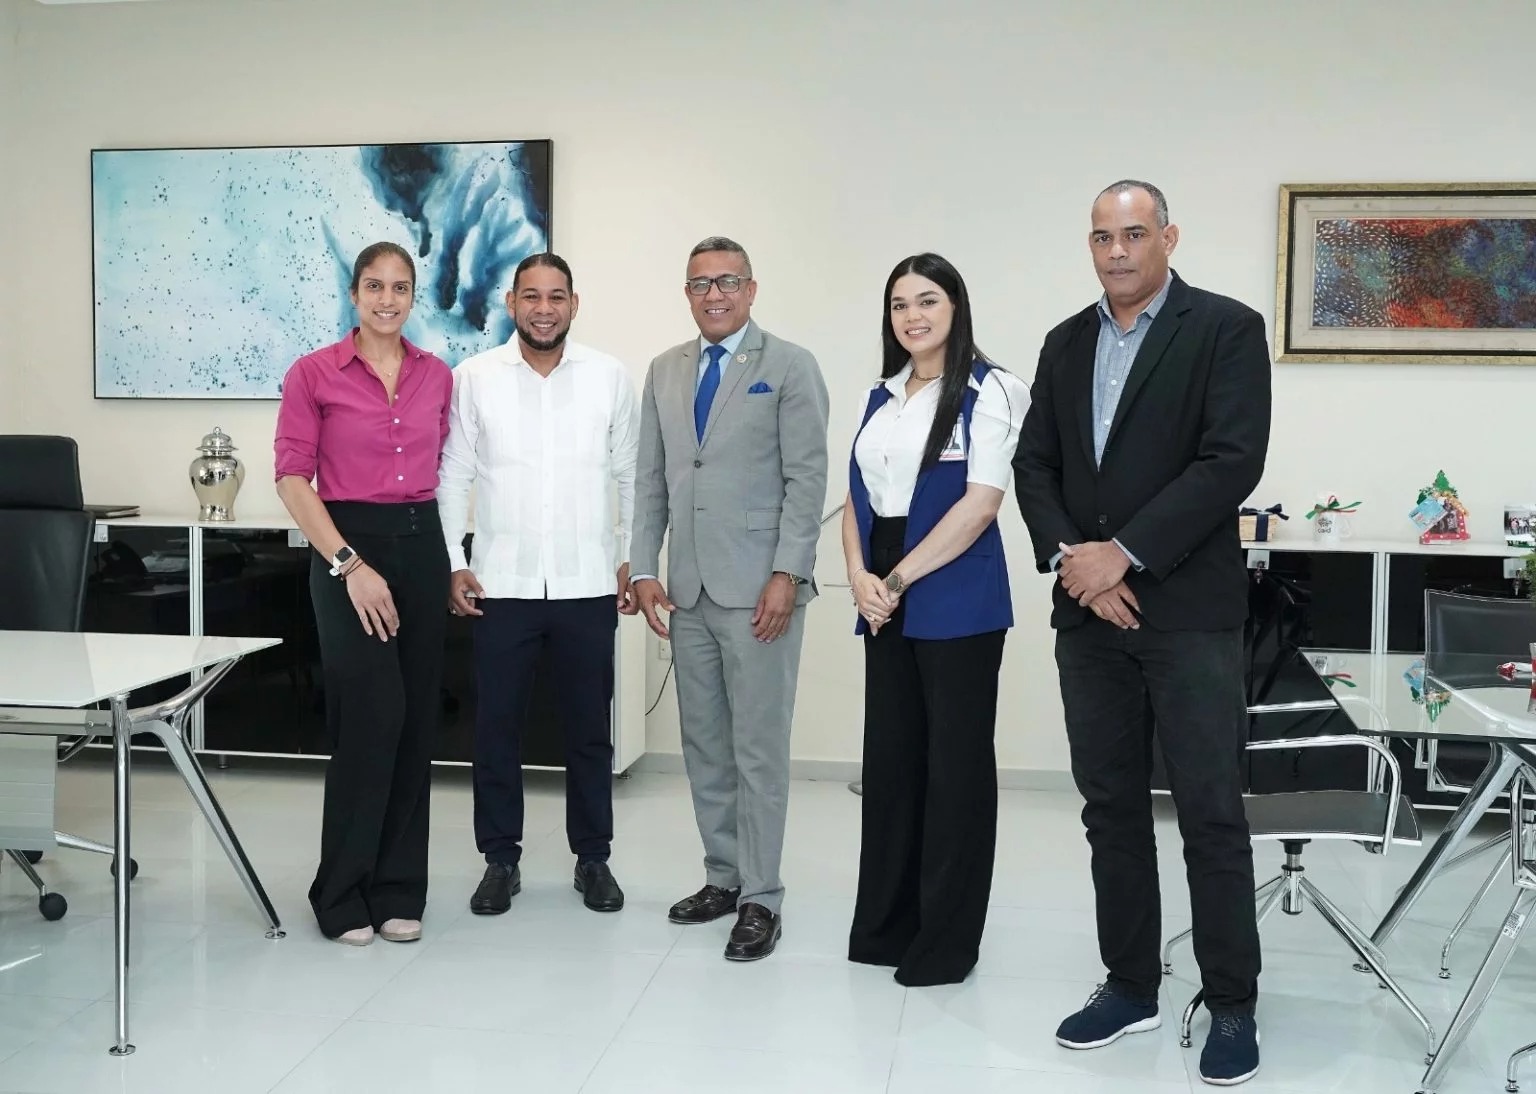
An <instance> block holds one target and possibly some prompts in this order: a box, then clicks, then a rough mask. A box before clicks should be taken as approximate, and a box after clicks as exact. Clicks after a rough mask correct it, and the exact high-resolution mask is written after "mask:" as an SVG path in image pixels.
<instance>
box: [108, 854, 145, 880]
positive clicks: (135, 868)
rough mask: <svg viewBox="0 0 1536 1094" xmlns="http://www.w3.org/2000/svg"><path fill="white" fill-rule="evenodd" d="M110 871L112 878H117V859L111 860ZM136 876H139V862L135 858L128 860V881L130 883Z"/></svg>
mask: <svg viewBox="0 0 1536 1094" xmlns="http://www.w3.org/2000/svg"><path fill="white" fill-rule="evenodd" d="M111 869H112V876H113V877H116V876H117V859H113V860H112V867H111ZM138 876H139V860H138V859H136V858H130V859H129V860H128V880H129V881H132V880H133V879H134V878H136V877H138Z"/></svg>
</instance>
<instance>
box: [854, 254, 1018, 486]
mask: <svg viewBox="0 0 1536 1094" xmlns="http://www.w3.org/2000/svg"><path fill="white" fill-rule="evenodd" d="M907 274H917V275H918V276H919V277H926V278H927V279H928V280H929V281H932V282H933V283H934V284H935V285H937V286H938V287H939V288H940V289H942V290H943V291H944V295H945V296H947V297H949V302H950V303H951V304H953V305H954V306H955V318H954V320H953V322H952V323H951V324H950V327H949V340H948V341H947V342H945V343H944V378H943V379H941V380H940V381H939V407H938V410H937V411H936V412H935V413H934V415H933V429H932V430H930V431H929V433H928V443H927V444H926V445H925V446H924V447H923V462H922V466H923V467H928V466H930V465H931V464H933V463H936V462H937V461H938V458H939V453H940V452H941V451H943V449H944V445H945V443H946V442H947V441H948V440H949V437H950V434H951V433H953V432H954V430H955V422H956V421H957V420H958V419H959V417H960V406H961V404H962V403H964V402H965V389H966V387H967V385H969V384H970V382H971V369H972V368H973V367H974V366H975V364H976V362H977V361H981V362H984V363H986V364H989V365H990V364H991V362H990V361H988V360H987V355H986V354H984V353H982V352H981V350H980V349H978V348H977V346H976V338H975V335H974V334H973V333H972V327H971V296H970V293H968V292H966V289H965V278H963V277H961V276H960V271H959V270H957V269H955V267H954V266H953V265H952V264H951V263H950V261H949V260H948V259H946V258H944V257H942V256H940V255H936V254H932V253H931V252H925V253H923V254H920V255H912V256H910V257H908V258H904V259H902V260H901V261H900V262H898V263H896V268H895V269H894V270H892V271H891V276H890V277H888V278H886V279H885V295H884V296H883V297H881V298H880V304H881V307H882V310H883V312H884V318H883V319H882V320H881V327H880V340H881V343H882V346H883V359H882V362H881V366H880V377H881V379H885V380H889V379H890V378H891V377H892V376H895V375H896V374H897V373H898V372H900V371H901V370H902V369H904V368H906V366H907V362H908V360H910V357H909V356H908V354H907V351H906V350H905V349H903V348H902V345H901V343H900V342H898V341H897V340H896V327H895V325H894V324H893V323H892V322H891V290H892V289H894V288H895V287H896V282H897V281H899V280H901V279H902V278H903V277H905V276H907Z"/></svg>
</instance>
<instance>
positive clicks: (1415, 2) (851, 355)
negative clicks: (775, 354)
mask: <svg viewBox="0 0 1536 1094" xmlns="http://www.w3.org/2000/svg"><path fill="white" fill-rule="evenodd" d="M3 2H4V3H8V4H9V5H10V14H11V15H12V17H14V18H16V19H18V20H19V23H20V27H21V49H20V52H19V55H18V56H17V59H16V65H17V67H18V70H19V71H18V75H19V77H20V79H21V80H22V81H23V82H24V83H25V85H26V87H27V89H28V95H27V98H26V99H25V100H24V101H23V103H22V104H21V108H20V116H19V118H18V123H19V129H20V133H19V141H20V148H21V150H22V151H23V152H24V157H25V158H24V161H23V162H24V163H25V165H26V166H25V170H23V171H20V172H16V173H15V175H14V180H15V181H14V186H15V188H16V189H15V190H14V191H13V192H12V196H11V199H10V201H9V202H7V203H6V204H5V206H4V207H6V208H15V209H17V210H19V211H20V213H21V220H20V224H19V235H20V238H19V240H18V241H17V245H16V249H14V250H11V249H8V251H7V253H8V254H9V255H11V256H12V259H11V261H9V262H7V263H5V265H7V266H10V267H12V268H13V269H14V268H17V267H20V268H21V269H23V270H24V271H25V276H24V277H21V278H20V279H19V280H18V282H17V283H16V285H15V287H14V288H13V289H12V290H11V291H10V292H8V293H6V294H5V297H6V299H7V302H8V303H9V302H11V301H13V300H14V307H13V308H11V309H9V314H10V316H11V321H10V322H9V323H8V324H7V327H6V330H7V335H8V342H9V345H8V347H7V349H6V351H5V352H4V353H0V361H5V362H7V366H8V365H9V362H10V361H11V360H13V359H14V358H13V356H12V355H13V354H15V353H16V352H17V351H18V350H20V351H21V352H20V353H19V360H20V361H21V362H22V365H21V367H22V369H23V376H22V380H23V382H22V384H21V385H20V387H21V390H22V400H23V410H24V419H25V424H26V425H27V427H28V428H31V429H36V430H60V431H67V432H70V433H73V434H74V435H76V436H78V437H79V438H80V439H81V444H82V448H83V450H84V460H85V473H86V478H87V487H88V491H89V493H90V494H91V495H92V496H93V497H95V498H99V499H110V500H114V501H116V500H123V499H127V500H133V501H137V502H139V503H141V504H142V505H144V506H145V507H146V508H153V509H160V510H164V509H177V510H184V509H188V508H190V506H191V504H192V498H191V495H190V492H189V490H188V488H187V486H186V481H185V478H184V469H185V466H186V463H187V461H188V460H189V459H190V458H191V456H192V455H193V453H192V446H193V445H194V444H195V443H196V441H197V439H198V438H199V437H200V436H201V435H202V434H203V433H204V432H206V431H207V430H208V429H209V428H211V427H212V426H213V425H214V424H219V425H222V426H223V427H224V428H225V429H226V430H228V431H229V432H230V433H231V434H232V435H233V436H234V438H235V440H236V443H237V444H239V445H240V446H241V451H242V454H243V456H244V457H245V458H246V459H247V460H248V461H249V464H250V477H249V479H248V482H247V486H246V488H245V492H244V494H243V495H242V497H241V501H240V508H241V510H242V513H243V515H256V514H268V513H277V512H279V507H278V504H277V501H276V498H275V496H274V495H273V493H272V490H271V487H270V485H269V481H268V480H269V479H270V469H271V455H270V444H269V441H270V435H271V425H272V419H273V414H274V407H273V406H272V405H270V404H263V403H250V404H239V405H231V404H213V403H191V404H187V403H179V404H169V403H152V402H144V403H124V402H95V401H93V400H92V398H91V304H90V300H91V283H90V213H89V198H90V187H89V178H88V156H87V153H88V150H89V149H90V148H92V147H96V146H135V145H139V146H155V145H184V144H207V145H220V144H279V143H306V142H359V141H370V140H417V139H422V140H429V139H490V138H508V137H545V136H547V137H551V138H553V139H554V142H555V221H554V240H555V246H556V249H558V250H559V251H560V252H561V253H563V254H564V255H566V256H567V257H568V258H569V259H570V260H571V261H572V263H573V264H574V266H575V269H576V274H577V281H578V289H579V290H580V292H581V295H582V302H583V308H582V317H581V320H580V322H579V328H578V329H579V336H580V337H581V338H582V339H583V340H585V341H589V342H592V343H594V344H596V345H599V346H602V347H604V348H606V349H609V350H611V351H613V352H616V353H619V354H620V355H622V356H624V357H625V358H626V359H627V360H629V361H631V362H632V363H633V365H634V367H635V375H636V380H637V382H638V380H639V378H640V376H641V375H642V372H643V368H644V365H645V362H646V361H647V360H648V359H649V357H650V356H651V355H652V354H654V353H655V352H657V351H658V350H659V349H661V348H663V347H664V346H667V345H669V344H671V343H673V342H675V341H679V340H681V339H682V338H683V337H686V336H687V335H688V333H689V332H690V327H689V321H688V314H687V310H686V307H685V304H684V301H683V300H682V298H681V294H680V292H679V288H678V282H679V281H680V279H681V273H682V266H683V259H684V256H685V254H686V251H687V248H688V247H689V246H690V245H691V244H692V243H693V242H694V241H696V240H697V239H698V238H700V237H702V236H704V235H707V234H711V233H714V232H724V233H727V234H730V235H733V236H735V237H737V238H739V239H741V240H742V241H743V242H744V243H746V244H747V245H748V247H749V248H750V249H751V251H752V254H753V259H754V262H755V264H756V266H757V273H758V276H759V279H760V281H761V283H762V288H761V291H760V293H759V297H758V300H759V306H758V316H759V318H760V319H761V320H762V321H763V322H764V324H765V325H766V326H768V327H769V328H770V329H773V330H774V331H775V332H777V333H779V334H781V335H783V336H786V337H788V338H791V339H793V340H795V341H799V342H801V343H803V344H805V345H807V346H809V347H811V348H812V349H813V350H814V351H815V352H816V353H817V354H818V356H819V357H820V359H821V362H822V366H823V368H824V369H825V371H826V373H827V378H828V383H829V386H830V387H831V389H832V393H833V399H834V408H835V411H834V419H833V429H832V449H833V452H834V454H835V455H834V465H833V474H832V479H833V484H834V485H833V489H832V491H831V495H832V496H831V497H830V498H829V504H830V503H831V502H835V501H836V500H837V499H838V498H839V497H840V496H841V493H842V488H843V484H844V481H845V477H844V471H843V467H844V464H843V460H844V458H845V453H846V451H847V444H848V441H849V439H850V437H851V434H852V427H853V422H852V420H851V416H852V414H853V413H854V408H855V400H856V397H857V393H858V392H859V390H860V389H861V388H862V387H863V385H864V384H865V383H866V382H867V381H868V379H869V378H870V377H871V375H872V374H873V371H874V370H875V368H876V365H877V357H876V353H877V341H878V326H877V323H878V311H877V309H878V308H879V306H880V300H879V292H880V287H881V285H882V283H883V280H884V276H885V274H886V272H887V270H888V269H889V268H890V266H891V265H892V264H893V263H894V262H895V261H896V260H897V259H899V258H900V257H902V256H903V255H905V254H908V253H910V252H912V251H915V250H921V249H928V248H932V249H935V250H938V251H941V252H943V253H944V254H946V255H948V256H949V257H950V258H951V259H953V260H954V261H955V262H956V263H957V264H958V265H959V267H960V268H961V270H962V271H963V272H964V273H965V274H966V277H967V279H968V281H969V282H970V286H971V290H972V294H973V297H974V299H975V303H976V309H977V316H978V332H979V337H980V338H981V340H982V344H983V345H984V347H985V348H986V349H987V350H988V351H989V353H991V354H992V355H993V356H994V357H996V359H997V360H999V361H1000V362H1002V363H1004V364H1006V365H1008V366H1010V367H1012V368H1014V369H1016V370H1017V371H1020V372H1022V373H1024V374H1026V375H1029V374H1032V372H1033V368H1034V360H1035V355H1036V353H1037V351H1038V347H1039V343H1040V338H1041V336H1042V334H1043V333H1044V332H1045V330H1046V329H1047V328H1048V327H1049V326H1050V325H1052V324H1054V323H1055V322H1057V321H1058V320H1059V319H1061V318H1063V317H1065V316H1066V315H1067V314H1069V313H1070V312H1072V311H1074V310H1076V309H1077V308H1079V307H1081V306H1083V305H1084V304H1086V303H1087V302H1088V301H1090V300H1091V299H1092V298H1093V297H1094V296H1095V295H1096V293H1097V285H1096V283H1095V282H1094V280H1093V275H1092V271H1091V267H1090V264H1089V259H1088V254H1087V249H1086V247H1085V245H1084V234H1085V231H1086V226H1087V222H1086V217H1087V209H1088V205H1089V202H1090V200H1091V198H1092V197H1093V195H1094V193H1095V192H1096V191H1097V190H1098V188H1099V187H1101V186H1102V185H1103V184H1104V183H1106V182H1108V181H1110V180H1112V179H1114V178H1117V177H1120V176H1122V175H1127V174H1129V175H1135V176H1141V177H1146V178H1150V179H1153V180H1155V181H1157V182H1158V183H1159V184H1160V185H1161V186H1162V187H1163V188H1164V189H1165V190H1166V191H1167V193H1168V195H1169V198H1170V201H1171V203H1172V207H1173V214H1174V219H1175V220H1176V221H1177V222H1178V223H1179V224H1180V225H1181V227H1182V229H1183V233H1184V236H1183V244H1182V246H1181V248H1180V251H1179V254H1178V256H1177V262H1176V265H1177V267H1178V269H1179V270H1180V272H1181V273H1182V274H1184V276H1185V277H1186V278H1188V279H1189V280H1191V281H1193V282H1194V283H1196V284H1199V285H1203V286H1206V287H1209V288H1213V289H1217V290H1219V291H1222V292H1226V293H1228V294H1230V295H1232V296H1235V297H1238V298H1239V299H1242V300H1244V301H1246V302H1248V303H1250V304H1252V305H1253V306H1254V307H1256V308H1258V309H1259V310H1260V311H1261V312H1262V313H1263V314H1265V315H1266V316H1270V317H1272V316H1273V311H1274V308H1273V303H1274V267H1275V261H1274V253H1275V249H1274V243H1275V220H1276V205H1277V187H1278V186H1279V185H1280V184H1281V183H1282V182H1321V181H1369V180H1378V181H1405V180H1434V181H1440V180H1446V181H1449V180H1513V179H1518V178H1521V177H1529V176H1531V175H1532V174H1533V173H1536V172H1533V161H1532V159H1531V148H1532V147H1533V144H1536V122H1533V121H1532V118H1531V115H1530V109H1529V104H1530V96H1529V89H1528V87H1527V82H1528V81H1527V73H1528V70H1529V64H1528V61H1529V58H1528V45H1529V42H1530V40H1531V37H1532V32H1533V30H1536V5H1532V4H1531V3H1529V2H1528V0H1466V2H1463V3H1460V4H1457V5H1446V4H1442V3H1439V2H1435V3H1431V2H1428V0H1355V2H1353V3H1350V4H1340V3H1337V2H1336V0H1292V2H1290V3H1286V4H1283V5H1282V4H1273V3H1269V2H1267V0H1231V2H1229V3H1226V4H1223V5H1213V4H1208V3H1205V2H1203V0H1185V2H1182V3H1177V2H1175V3H1165V4H1158V5H1148V4H1146V3H1144V2H1135V3H1132V2H1125V0H1096V2H1094V3H1091V4H1090V3H1078V2H1064V3H1027V2H1023V0H962V2H961V3H958V4H952V5H948V6H942V5H941V6H935V5H933V4H930V3H924V2H920V0H841V2H837V3H830V2H828V0H779V2H777V3H774V4H771V5H769V4H758V3H746V2H724V0H723V2H720V3H716V4H713V5H709V6H707V7H700V6H699V5H698V4H697V3H694V2H693V0H649V2H647V3H645V4H643V5H641V4H633V3H630V2H628V0H589V2H588V3H585V4H580V5H559V6H554V7H549V6H543V7H538V8H534V7H531V6H528V5H522V4H510V3H506V2H505V0H435V2H434V3H433V4H431V5H423V4H420V3H417V2H407V0H367V2H364V0H327V2H325V3H316V2H314V0H214V2H201V3H199V2H193V0H166V2H164V3H157V4H146V5H143V6H140V5H137V4H133V5H106V6H99V7H98V6H74V5H72V6H66V7H52V8H45V7H42V6H39V5H36V4H34V3H31V2H30V0H3ZM3 56H4V55H0V57H3ZM5 67H10V66H9V65H7V66H5ZM7 173H8V172H7ZM0 367H6V366H0ZM1533 385H1536V372H1533V371H1531V370H1530V369H1521V368H1516V367H1458V368H1451V367H1430V366H1389V365H1377V366H1337V365H1331V366H1317V365H1310V366H1296V365H1285V366H1279V367H1277V370H1276V377H1275V391H1276V406H1275V440H1274V444H1273V447H1272V450H1271V457H1270V466H1269V472H1268V474H1267V476H1266V480H1265V483H1264V485H1263V487H1262V489H1261V490H1260V491H1259V498H1260V500H1262V501H1263V502H1265V503H1266V504H1268V503H1269V502H1272V501H1284V502H1285V503H1286V504H1287V506H1288V507H1289V508H1291V509H1293V510H1302V509H1305V507H1306V504H1307V501H1308V499H1309V498H1310V497H1311V496H1312V495H1313V494H1314V493H1315V492H1316V491H1318V490H1320V489H1331V490H1336V491H1338V492H1340V493H1341V494H1345V493H1347V494H1349V495H1351V496H1359V497H1362V498H1364V499H1365V502H1366V507H1365V509H1364V511H1363V512H1362V514H1361V517H1360V521H1359V524H1358V528H1359V530H1360V531H1362V532H1364V533H1366V534H1371V535H1395V534H1399V533H1401V532H1402V531H1403V530H1404V528H1405V527H1406V525H1405V524H1404V522H1403V520H1402V514H1403V513H1404V512H1405V511H1406V510H1407V508H1408V504H1409V503H1410V502H1411V501H1412V493H1413V491H1414V489H1415V488H1416V487H1417V486H1418V485H1419V484H1420V483H1421V482H1423V481H1427V479H1428V478H1429V477H1430V476H1432V475H1433V474H1434V472H1435V470H1436V469H1437V468H1439V467H1441V466H1444V467H1445V468H1446V470H1447V471H1448V472H1449V473H1450V475H1451V476H1452V478H1453V480H1454V481H1455V482H1456V483H1457V485H1458V486H1459V487H1460V488H1461V491H1462V495H1463V497H1464V498H1465V499H1466V500H1467V502H1468V503H1469V505H1470V507H1471V509H1472V514H1473V522H1474V533H1475V534H1477V535H1479V536H1492V535H1494V533H1495V525H1496V523H1497V520H1498V513H1497V510H1498V509H1499V507H1500V505H1501V504H1502V503H1503V502H1504V501H1505V500H1506V499H1513V498H1525V497H1530V496H1531V495H1533V494H1536V483H1532V482H1531V476H1530V474H1529V472H1528V471H1527V470H1523V468H1525V467H1526V466H1527V465H1528V462H1529V461H1527V460H1525V459H1524V458H1523V450H1522V449H1520V448H1517V447H1516V446H1515V443H1514V442H1515V440H1516V438H1524V437H1528V436H1529V431H1530V427H1529V422H1530V407H1531V405H1532V402H1531V401H1532V397H1533V396H1536V386H1533ZM9 390H14V387H12V388H10V389H9ZM0 414H3V411H0ZM1431 416H1433V419H1434V421H1435V422H1436V423H1437V424H1438V427H1437V428H1436V429H1435V430H1433V431H1432V432H1431V431H1429V430H1426V429H1425V428H1424V423H1426V422H1427V421H1428V420H1429V418H1430V417H1431ZM0 421H3V419H0ZM1446 422H1455V423H1459V428H1458V429H1457V430H1455V431H1450V430H1446V429H1445V428H1443V423H1446ZM1289 531H1290V533H1291V534H1292V535H1298V534H1301V533H1300V530H1298V529H1297V528H1296V526H1295V524H1294V523H1293V524H1292V526H1291V528H1290V529H1289ZM1004 535H1005V537H1006V538H1007V539H1008V541H1009V543H1010V545H1011V548H1012V550H1011V561H1012V565H1013V570H1014V587H1015V598H1016V602H1017V604H1016V607H1017V612H1018V617H1019V625H1018V626H1017V628H1016V629H1015V630H1014V632H1013V633H1012V634H1011V635H1010V637H1009V640H1008V649H1007V655H1006V660H1005V667H1004V677H1005V679H1004V686H1003V691H1004V695H1003V707H1002V715H1001V717H1000V721H999V730H998V750H999V759H1000V762H1001V763H1002V765H1003V766H1004V767H1006V768H1014V769H1026V770H1036V771H1041V770H1043V771H1059V770H1061V769H1063V768H1065V766H1066V750H1065V745H1064V742H1063V740H1062V734H1061V725H1060V706H1059V703H1058V701H1057V698H1056V684H1055V679H1054V672H1053V670H1052V662H1051V656H1050V649H1051V647H1050V636H1049V631H1048V630H1047V628H1046V625H1045V614H1046V604H1047V588H1046V585H1045V582H1044V580H1043V579H1040V578H1037V577H1035V576H1034V575H1033V573H1032V570H1031V569H1030V567H1029V566H1028V559H1027V551H1026V548H1025V538H1024V535H1023V529H1022V527H1021V526H1020V523H1019V521H1018V519H1017V517H1016V516H1015V515H1012V514H1010V515H1009V516H1008V517H1007V518H1006V520H1005V526H1004ZM824 542H825V545H826V546H825V549H824V551H823V559H822V562H821V564H820V566H819V568H818V572H819V573H820V575H821V577H822V579H823V580H824V581H825V580H827V579H836V580H840V579H841V573H842V564H841V561H840V559H839V558H838V557H837V548H836V537H835V530H834V531H832V532H831V533H830V534H829V535H828V536H827V537H826V539H825V541H824ZM851 622H852V621H851V617H850V613H849V611H848V608H847V603H846V593H844V592H843V591H842V590H831V591H830V592H829V594H828V595H827V596H825V597H824V598H822V599H821V600H820V601H818V602H817V603H816V604H814V605H813V607H812V609H811V614H810V628H809V630H810V634H809V637H808V640H807V643H806V649H805V662H804V669H803V672H802V676H801V689H800V699H799V705H798V708H797V718H796V730H795V732H796V737H795V747H794V752H795V755H796V757H798V758H800V759H832V760H850V759H856V758H857V756H858V754H859V748H860V744H859V733H860V731H859V724H860V711H861V702H862V700H861V689H862V682H861V668H860V653H859V649H858V646H857V645H856V644H855V642H854V640H853V639H852V638H851V637H850V635H849V633H848V632H849V628H850V626H851ZM631 630H633V628H631ZM630 643H631V645H632V646H636V647H637V646H638V639H637V638H636V637H635V636H631V637H630ZM648 667H649V668H650V669H651V670H653V671H652V675H653V680H652V683H653V685H654V684H656V683H658V682H659V680H658V679H656V675H657V674H656V672H655V670H657V669H658V668H660V663H659V662H658V661H656V660H655V658H654V657H652V658H650V659H649V662H648ZM649 737H650V744H651V747H652V748H653V749H655V750H675V749H676V741H677V735H676V716H675V702H674V700H673V698H672V696H671V694H670V690H669V694H668V695H667V696H666V697H665V698H664V699H663V700H662V702H661V703H660V705H659V706H658V708H657V711H656V713H655V714H654V715H653V716H652V717H651V719H650V733H649Z"/></svg>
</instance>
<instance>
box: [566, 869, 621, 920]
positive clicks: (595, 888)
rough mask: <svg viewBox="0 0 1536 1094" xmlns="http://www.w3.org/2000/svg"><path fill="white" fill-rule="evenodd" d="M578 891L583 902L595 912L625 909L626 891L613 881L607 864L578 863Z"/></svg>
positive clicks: (611, 872)
mask: <svg viewBox="0 0 1536 1094" xmlns="http://www.w3.org/2000/svg"><path fill="white" fill-rule="evenodd" d="M576 891H577V892H578V893H580V894H581V902H582V903H583V904H585V905H586V906H587V907H588V908H591V909H592V910H593V911H594V912H616V911H618V910H619V909H620V908H622V907H624V890H622V889H620V888H619V883H618V882H617V881H615V880H613V871H611V870H609V869H608V864H607V863H606V862H578V863H577V864H576Z"/></svg>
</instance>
